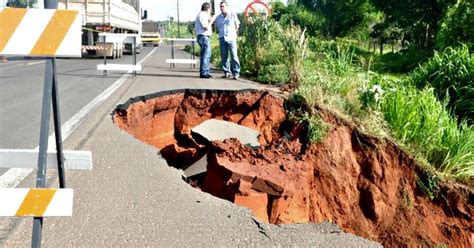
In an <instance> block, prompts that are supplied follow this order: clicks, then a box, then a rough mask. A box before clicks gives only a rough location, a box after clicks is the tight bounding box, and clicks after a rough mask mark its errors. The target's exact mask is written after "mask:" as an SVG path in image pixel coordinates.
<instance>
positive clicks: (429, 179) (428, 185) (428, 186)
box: [416, 174, 439, 200]
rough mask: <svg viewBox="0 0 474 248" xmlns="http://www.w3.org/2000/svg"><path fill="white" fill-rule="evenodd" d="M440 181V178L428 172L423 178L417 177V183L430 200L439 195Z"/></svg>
mask: <svg viewBox="0 0 474 248" xmlns="http://www.w3.org/2000/svg"><path fill="white" fill-rule="evenodd" d="M438 181H439V178H438V177H437V176H435V175H432V174H426V176H425V177H423V178H420V177H417V178H416V184H417V185H418V187H419V188H420V190H421V191H422V192H423V193H424V194H425V195H426V196H427V197H428V198H429V199H430V200H434V199H435V198H436V197H437V196H438V193H439V186H438Z"/></svg>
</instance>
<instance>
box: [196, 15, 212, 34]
mask: <svg viewBox="0 0 474 248" xmlns="http://www.w3.org/2000/svg"><path fill="white" fill-rule="evenodd" d="M214 20H216V16H215V15H214V16H212V17H211V19H208V18H206V16H203V15H201V16H200V17H199V22H200V23H201V25H202V27H203V28H204V30H209V29H211V26H212V23H213V22H214Z"/></svg>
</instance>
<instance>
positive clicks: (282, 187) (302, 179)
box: [114, 91, 474, 247]
mask: <svg viewBox="0 0 474 248" xmlns="http://www.w3.org/2000/svg"><path fill="white" fill-rule="evenodd" d="M283 106H284V100H283V99H281V98H279V97H276V96H273V95H272V94H268V93H267V92H260V91H240V92H228V91H181V92H164V93H160V94H157V95H150V96H145V97H140V98H135V99H131V100H130V101H128V102H127V103H125V104H124V105H121V106H119V107H118V108H117V110H116V112H115V115H114V121H115V123H116V124H117V125H118V126H119V127H121V128H122V129H124V130H126V131H127V132H129V133H131V134H132V135H134V136H135V137H137V138H138V139H140V140H142V141H144V142H146V143H148V144H151V145H154V146H156V147H157V148H159V149H161V153H162V155H163V156H164V157H165V158H166V159H167V161H168V163H169V164H171V165H173V166H176V167H180V168H181V167H185V166H188V165H190V164H192V163H193V162H195V161H196V160H197V159H199V158H201V157H202V156H203V155H204V154H207V158H208V166H207V170H208V171H207V173H206V175H205V176H204V178H203V180H202V181H200V184H199V185H198V186H199V187H200V188H201V189H202V190H204V191H206V192H209V193H211V194H213V195H215V196H217V197H221V198H224V199H227V200H229V201H232V202H234V203H236V204H239V205H241V206H245V207H248V208H250V209H251V210H252V211H253V213H254V214H255V216H257V218H259V219H260V220H262V221H267V222H270V223H275V224H282V223H303V222H316V223H319V222H321V221H324V220H327V221H331V222H334V223H337V224H339V225H340V226H341V228H342V229H344V230H345V231H348V232H351V233H354V234H357V235H360V236H363V237H365V238H369V239H372V240H376V241H379V242H381V243H382V244H384V245H387V246H399V245H407V246H421V245H428V246H435V245H440V244H446V245H449V246H459V247H463V246H464V247H472V246H473V242H474V240H473V235H474V234H473V233H474V227H473V225H472V223H473V218H472V214H473V210H474V208H473V205H474V194H473V190H472V189H470V188H468V187H465V186H461V185H456V184H452V183H447V182H441V181H440V182H436V181H435V180H434V179H433V178H432V177H430V175H429V174H427V173H425V172H424V170H422V169H420V166H419V165H418V164H417V163H416V161H414V160H413V158H411V157H410V156H409V155H407V154H406V153H404V152H403V151H401V150H400V149H399V148H398V147H397V145H396V144H395V143H394V142H392V141H390V140H387V139H377V138H374V137H370V136H367V135H364V134H362V133H360V132H359V131H358V130H357V128H356V127H355V126H354V125H352V124H351V123H348V122H346V121H344V120H342V119H339V118H338V117H337V116H335V115H333V114H331V113H328V112H324V111H322V112H321V114H322V117H323V119H324V120H325V121H326V122H327V123H329V124H330V128H329V131H328V134H327V137H326V139H325V140H324V142H323V143H320V144H311V145H308V144H305V143H304V142H302V141H301V139H300V136H301V134H303V133H304V129H303V128H302V127H300V126H298V125H296V124H294V123H291V122H289V121H287V120H285V114H286V113H285V109H284V107H283ZM211 118H216V119H221V120H226V121H231V122H234V123H238V124H241V125H244V126H247V127H250V128H254V129H256V130H259V131H260V132H261V133H262V135H261V138H260V143H261V144H262V146H261V147H260V148H259V149H252V148H249V147H246V146H242V145H241V144H240V143H239V141H238V140H236V139H228V140H225V141H223V142H213V143H211V144H210V145H209V144H203V142H200V141H199V140H196V139H194V138H193V136H192V134H191V128H192V127H194V126H196V125H198V124H200V123H201V122H203V121H205V120H207V119H211ZM427 193H429V194H430V196H431V197H432V198H433V199H432V200H430V199H429V198H428V197H427V196H426V194H427Z"/></svg>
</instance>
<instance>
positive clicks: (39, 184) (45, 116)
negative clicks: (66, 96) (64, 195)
mask: <svg viewBox="0 0 474 248" xmlns="http://www.w3.org/2000/svg"><path fill="white" fill-rule="evenodd" d="M52 91H53V59H46V70H45V76H44V87H43V104H42V111H41V128H40V140H39V153H38V172H37V175H36V188H44V187H45V185H46V159H47V154H46V152H47V149H48V135H49V120H50V117H51V98H52V97H51V96H52ZM42 227H43V217H35V218H34V219H33V237H32V241H31V246H32V247H41V230H42Z"/></svg>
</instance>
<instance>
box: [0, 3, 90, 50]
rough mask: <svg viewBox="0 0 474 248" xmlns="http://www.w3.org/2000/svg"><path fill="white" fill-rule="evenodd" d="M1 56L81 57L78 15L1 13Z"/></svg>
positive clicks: (37, 11)
mask: <svg viewBox="0 0 474 248" xmlns="http://www.w3.org/2000/svg"><path fill="white" fill-rule="evenodd" d="M0 33H1V35H0V54H2V55H16V56H55V57H80V56H81V19H80V15H79V14H78V12H77V11H72V10H52V9H47V10H44V9H15V8H5V9H3V10H1V11H0Z"/></svg>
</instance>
